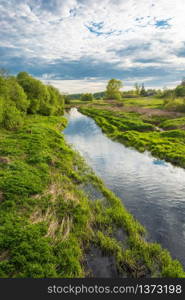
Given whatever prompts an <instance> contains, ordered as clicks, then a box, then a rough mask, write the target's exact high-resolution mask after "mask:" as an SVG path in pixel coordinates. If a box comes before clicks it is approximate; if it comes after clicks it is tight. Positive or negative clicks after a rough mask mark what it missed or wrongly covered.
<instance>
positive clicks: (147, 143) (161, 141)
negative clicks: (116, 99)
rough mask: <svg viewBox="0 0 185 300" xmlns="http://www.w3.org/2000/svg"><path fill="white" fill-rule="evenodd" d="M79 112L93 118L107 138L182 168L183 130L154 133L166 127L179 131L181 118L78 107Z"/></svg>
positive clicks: (183, 165) (183, 152)
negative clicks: (171, 125)
mask: <svg viewBox="0 0 185 300" xmlns="http://www.w3.org/2000/svg"><path fill="white" fill-rule="evenodd" d="M80 111H81V112H82V113H84V114H86V115H88V116H90V117H92V118H94V120H95V121H96V122H97V124H98V125H99V126H100V127H101V128H102V130H103V132H105V133H106V134H107V135H108V136H109V137H110V138H112V139H115V140H117V141H119V142H121V143H123V144H125V145H126V146H129V147H134V148H136V149H137V150H139V151H141V152H143V151H145V150H148V151H150V152H151V153H152V155H154V156H156V157H158V158H161V159H165V160H166V161H169V162H171V163H172V164H174V165H178V166H181V167H183V168H185V131H184V130H181V129H174V130H168V131H164V132H162V131H158V130H159V129H158V128H160V127H161V128H165V126H166V127H168V126H169V124H173V125H174V128H179V126H180V125H182V124H184V117H182V118H181V119H169V116H165V117H164V116H163V117H159V116H155V117H149V116H143V115H142V114H138V113H135V112H129V113H126V112H121V111H120V112H119V111H110V110H106V109H104V110H103V109H101V108H99V109H98V108H97V107H96V108H93V107H88V108H86V107H81V108H80ZM156 123H157V126H158V127H156ZM179 124H180V125H179ZM168 128H169V127H168Z"/></svg>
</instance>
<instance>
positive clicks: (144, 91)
mask: <svg viewBox="0 0 185 300" xmlns="http://www.w3.org/2000/svg"><path fill="white" fill-rule="evenodd" d="M140 95H141V96H143V97H144V96H146V90H145V86H144V83H143V84H142V86H141V90H140Z"/></svg>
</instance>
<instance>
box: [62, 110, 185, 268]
mask: <svg viewBox="0 0 185 300" xmlns="http://www.w3.org/2000/svg"><path fill="white" fill-rule="evenodd" d="M66 116H67V118H68V121H69V124H68V126H67V128H66V129H65V130H64V135H65V138H66V140H67V141H68V143H69V144H71V145H72V146H73V148H75V149H76V150H77V151H78V152H80V154H81V155H82V156H83V157H84V158H85V160H86V161H87V163H88V165H89V166H91V167H92V168H93V170H94V171H95V173H96V174H97V175H98V176H99V177H101V178H102V179H103V181H104V183H105V184H106V186H107V187H108V188H109V189H111V190H112V191H113V192H114V193H115V194H116V195H117V196H119V197H120V198H121V199H122V201H123V203H124V205H125V206H126V208H127V209H128V211H130V212H131V213H132V214H133V215H134V216H135V217H136V219H137V220H139V221H140V223H141V224H143V225H144V226H145V227H146V228H147V230H148V233H149V239H150V240H151V241H156V242H159V243H160V244H161V245H162V246H163V247H165V248H167V249H168V250H169V251H170V253H171V255H172V257H173V258H177V259H179V260H180V261H181V263H182V264H183V265H184V267H185V170H184V169H182V168H178V167H174V166H172V165H171V164H170V163H167V162H165V161H162V160H158V159H156V158H154V157H152V156H151V155H150V154H149V153H147V152H145V153H139V152H138V151H136V150H134V149H132V148H127V147H125V146H124V145H122V144H120V143H118V142H114V141H112V140H110V139H109V138H108V137H106V136H105V135H104V134H103V133H102V131H101V129H100V127H99V126H98V125H97V124H96V123H95V121H94V120H93V119H92V118H89V117H87V116H85V115H83V114H81V113H80V112H78V111H77V109H76V108H72V109H71V110H70V112H69V113H67V114H66Z"/></svg>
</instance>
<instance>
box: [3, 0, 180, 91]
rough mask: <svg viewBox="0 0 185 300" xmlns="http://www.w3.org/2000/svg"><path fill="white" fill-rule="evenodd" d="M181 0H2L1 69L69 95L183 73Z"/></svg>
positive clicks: (164, 80)
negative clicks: (114, 80)
mask: <svg viewBox="0 0 185 300" xmlns="http://www.w3.org/2000/svg"><path fill="white" fill-rule="evenodd" d="M184 12H185V1H184V0H140V1H138V0H0V16H1V17H0V67H3V68H7V69H8V70H9V71H10V72H11V73H13V74H16V73H17V72H19V71H22V70H24V71H28V72H29V73H31V74H32V75H33V76H36V77H37V78H39V79H41V80H43V81H44V82H50V83H51V84H53V85H55V86H56V87H58V88H59V89H60V90H61V91H62V92H64V93H78V92H86V91H90V92H96V91H101V90H104V89H105V86H106V83H107V81H108V80H109V79H110V78H112V77H114V78H118V79H121V80H122V81H123V84H124V89H129V88H131V87H132V86H133V85H134V83H135V82H138V83H142V82H144V83H145V85H146V87H148V88H150V87H157V88H163V87H164V86H166V87H173V86H175V85H177V84H178V83H179V82H180V81H181V78H182V77H184V76H185V29H184V28H185V18H184Z"/></svg>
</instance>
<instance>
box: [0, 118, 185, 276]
mask: <svg viewBox="0 0 185 300" xmlns="http://www.w3.org/2000/svg"><path fill="white" fill-rule="evenodd" d="M65 126H66V120H65V119H64V118H63V117H56V116H48V117H47V116H39V115H33V116H27V117H26V118H25V124H24V126H23V127H22V128H21V129H19V130H17V131H8V130H6V129H1V130H0V135H1V139H0V277H85V276H93V274H91V272H90V270H89V269H88V266H87V264H86V253H88V251H89V250H90V248H91V247H92V245H94V247H96V248H99V249H101V252H102V255H107V256H113V257H114V259H115V264H116V268H117V272H118V276H120V277H121V276H125V274H126V276H131V277H146V276H149V277H185V273H184V271H183V269H182V266H181V265H180V263H179V262H178V261H176V260H172V258H171V257H170V255H169V253H168V252H167V251H166V250H163V249H162V248H161V246H160V245H158V244H154V243H148V242H146V241H145V239H144V235H145V229H144V228H143V227H142V226H141V225H140V224H139V223H138V222H137V221H136V220H135V219H134V218H133V217H132V216H131V215H130V214H129V213H128V212H127V211H126V209H125V208H124V207H123V205H122V203H121V201H120V199H119V198H117V197H116V196H115V195H114V194H113V193H111V192H110V191H109V190H108V189H107V188H106V187H105V186H104V184H103V183H102V182H101V180H100V179H99V178H97V177H96V176H95V175H94V174H93V172H92V171H91V170H90V169H89V168H88V167H87V166H86V164H85V163H84V161H83V160H82V159H81V157H80V156H79V155H78V154H77V153H76V152H75V151H73V150H72V149H71V148H70V147H69V146H68V145H67V144H66V143H65V140H64V137H63V135H62V134H61V130H62V129H63V128H64V127H65ZM89 183H91V187H92V188H93V190H95V191H98V193H97V194H96V196H95V197H92V195H91V194H89V193H88V192H86V191H87V190H89ZM118 230H122V231H123V232H125V233H126V239H124V240H122V241H119V240H118V239H117V237H116V236H117V235H116V233H117V231H118Z"/></svg>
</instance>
